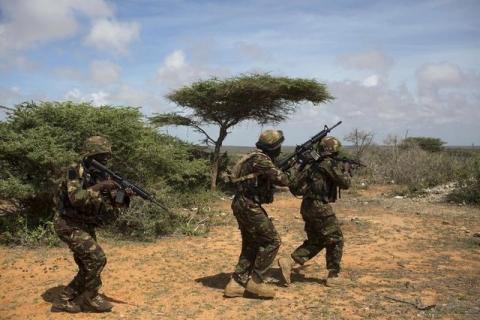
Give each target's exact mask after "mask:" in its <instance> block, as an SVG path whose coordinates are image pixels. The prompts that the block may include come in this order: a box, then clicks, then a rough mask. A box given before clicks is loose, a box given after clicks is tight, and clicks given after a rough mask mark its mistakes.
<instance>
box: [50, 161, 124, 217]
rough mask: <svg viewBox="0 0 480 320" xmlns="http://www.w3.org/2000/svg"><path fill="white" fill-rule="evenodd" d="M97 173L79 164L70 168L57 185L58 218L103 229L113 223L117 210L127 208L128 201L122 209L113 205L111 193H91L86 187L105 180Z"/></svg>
mask: <svg viewBox="0 0 480 320" xmlns="http://www.w3.org/2000/svg"><path fill="white" fill-rule="evenodd" d="M105 179H106V177H104V176H103V177H102V176H101V175H100V174H99V173H95V174H92V173H90V172H88V171H87V170H86V169H85V167H84V165H83V163H78V164H76V165H72V166H70V167H69V168H68V170H67V176H66V179H65V180H64V181H63V182H62V183H61V185H60V190H59V193H58V199H57V202H58V203H57V207H58V209H59V211H60V213H61V214H62V215H65V216H68V217H70V218H72V219H75V220H80V221H82V222H84V223H87V224H93V225H104V224H107V223H110V222H112V221H114V220H115V219H116V218H117V217H118V215H119V214H120V210H121V209H123V208H126V207H128V205H129V202H130V200H129V198H128V196H127V197H126V198H125V201H124V204H123V205H118V204H116V203H115V194H116V192H115V191H112V192H110V191H102V192H100V191H93V190H92V189H91V188H90V187H92V186H93V185H95V184H96V183H98V182H100V181H102V180H105Z"/></svg>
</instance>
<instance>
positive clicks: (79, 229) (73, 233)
mask: <svg viewBox="0 0 480 320" xmlns="http://www.w3.org/2000/svg"><path fill="white" fill-rule="evenodd" d="M54 226H55V231H56V232H57V234H58V236H59V237H60V239H61V240H62V241H63V242H65V243H66V244H67V245H68V247H69V248H70V250H71V251H72V252H73V258H74V260H75V263H76V264H77V266H78V273H77V275H76V276H75V277H74V278H73V280H72V281H71V282H70V283H69V284H68V286H69V287H71V288H72V289H73V290H75V291H77V292H78V293H82V292H86V291H88V292H91V293H94V294H96V293H98V290H99V289H100V287H101V286H102V280H101V279H100V274H101V272H102V270H103V268H104V267H105V265H106V264H107V258H106V257H105V253H104V252H103V250H102V248H101V247H100V246H99V245H98V243H97V239H96V235H95V229H94V227H93V226H92V225H87V224H83V223H81V222H77V221H74V220H72V219H71V218H68V217H65V216H62V215H60V214H56V216H55V220H54Z"/></svg>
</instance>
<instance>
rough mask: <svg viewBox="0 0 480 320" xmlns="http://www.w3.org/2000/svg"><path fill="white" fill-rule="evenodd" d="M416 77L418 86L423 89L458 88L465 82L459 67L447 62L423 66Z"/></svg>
mask: <svg viewBox="0 0 480 320" xmlns="http://www.w3.org/2000/svg"><path fill="white" fill-rule="evenodd" d="M416 75H417V81H418V82H419V84H420V85H421V86H425V87H450V86H458V85H460V84H462V83H463V82H464V80H465V76H464V74H463V72H462V71H461V70H460V67H458V66H456V65H454V64H452V63H448V62H441V63H431V64H425V65H423V66H422V67H420V68H419V69H418V70H417V74H416Z"/></svg>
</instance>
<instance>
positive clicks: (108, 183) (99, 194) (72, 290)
mask: <svg viewBox="0 0 480 320" xmlns="http://www.w3.org/2000/svg"><path fill="white" fill-rule="evenodd" d="M111 155H112V146H111V144H110V142H109V141H108V140H107V139H106V138H104V137H101V136H93V137H90V138H88V139H87V140H86V141H85V146H84V153H83V160H82V161H80V162H79V163H77V164H74V165H72V166H71V167H70V168H69V169H68V171H67V174H66V177H65V180H64V181H63V182H62V184H61V186H60V190H59V193H58V196H57V198H56V203H57V210H56V213H55V219H54V226H55V231H56V233H57V234H58V236H59V237H60V239H61V240H62V241H64V242H65V243H67V245H68V247H69V248H70V250H71V251H72V252H73V257H74V259H75V263H76V264H77V265H78V273H77V275H76V276H75V277H74V278H73V280H72V281H71V282H70V283H69V284H68V285H67V286H66V287H65V288H64V290H63V292H62V293H61V295H60V300H61V301H60V302H59V303H57V304H55V305H54V309H56V310H57V311H66V312H71V313H76V312H81V311H94V312H107V311H110V310H111V309H112V304H111V303H110V302H108V301H106V300H104V298H102V296H100V295H99V289H100V287H101V285H102V281H101V278H100V274H101V272H102V270H103V268H104V267H105V264H106V263H107V259H106V257H105V253H104V252H103V249H102V248H101V247H100V245H99V244H98V243H97V239H96V234H95V227H97V226H101V225H104V224H106V223H109V222H111V221H113V220H114V219H115V218H116V217H117V216H118V214H119V210H121V209H122V208H126V207H128V204H129V197H128V196H126V197H125V200H124V203H123V205H122V204H118V203H116V202H115V193H116V190H117V189H118V185H117V184H116V183H115V182H113V180H110V179H108V177H106V176H105V175H104V174H103V173H101V172H99V171H97V170H94V169H93V168H91V166H90V163H91V161H92V159H95V160H97V161H98V162H100V163H102V164H104V165H105V164H106V163H107V161H108V160H109V159H110V157H111Z"/></svg>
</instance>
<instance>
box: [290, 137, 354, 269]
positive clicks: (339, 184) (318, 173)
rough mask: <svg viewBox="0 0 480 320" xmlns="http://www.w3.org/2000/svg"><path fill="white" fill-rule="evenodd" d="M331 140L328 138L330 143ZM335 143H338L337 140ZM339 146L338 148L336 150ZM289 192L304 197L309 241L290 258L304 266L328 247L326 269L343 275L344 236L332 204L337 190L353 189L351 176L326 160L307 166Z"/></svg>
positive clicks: (297, 176) (303, 206) (291, 185)
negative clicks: (341, 267) (341, 272)
mask: <svg viewBox="0 0 480 320" xmlns="http://www.w3.org/2000/svg"><path fill="white" fill-rule="evenodd" d="M329 139H332V138H329V137H327V138H325V140H327V142H328V141H329ZM335 141H336V143H338V144H339V142H338V140H336V139H335ZM339 147H340V145H338V146H336V150H338V148H339ZM293 180H294V181H292V183H291V184H290V189H291V191H292V193H294V194H297V195H298V194H301V195H303V201H302V205H301V209H300V212H301V214H302V218H303V220H304V221H305V232H306V233H307V239H306V240H305V241H304V242H303V244H302V245H300V246H299V247H298V248H297V249H296V250H295V251H294V252H293V253H292V255H291V257H292V258H293V260H294V261H295V262H297V263H299V264H301V265H303V264H304V263H305V262H306V261H308V260H310V259H311V258H313V257H314V256H316V255H317V254H318V253H319V252H320V251H321V250H322V249H324V248H326V260H327V269H328V270H329V271H330V272H331V273H332V274H338V272H340V261H341V259H342V251H343V235H342V231H341V230H340V226H339V224H338V220H337V218H336V216H335V213H334V212H333V208H332V206H331V205H330V204H329V203H330V202H335V201H336V199H337V188H340V189H348V188H349V187H350V174H349V172H347V170H344V167H343V164H342V163H337V162H336V161H334V160H332V159H331V158H326V159H325V160H323V161H322V162H321V163H313V164H309V165H307V166H305V168H303V170H302V171H300V172H298V173H297V174H296V175H295V178H294V179H293Z"/></svg>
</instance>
